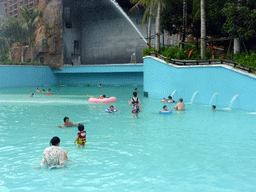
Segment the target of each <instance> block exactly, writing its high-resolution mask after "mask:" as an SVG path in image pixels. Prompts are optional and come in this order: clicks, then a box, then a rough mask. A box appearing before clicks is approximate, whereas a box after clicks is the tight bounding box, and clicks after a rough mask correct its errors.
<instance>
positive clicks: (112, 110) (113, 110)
mask: <svg viewBox="0 0 256 192" xmlns="http://www.w3.org/2000/svg"><path fill="white" fill-rule="evenodd" d="M115 111H118V112H120V111H119V110H118V109H114V106H113V105H111V106H110V107H109V112H110V113H114V112H115Z"/></svg>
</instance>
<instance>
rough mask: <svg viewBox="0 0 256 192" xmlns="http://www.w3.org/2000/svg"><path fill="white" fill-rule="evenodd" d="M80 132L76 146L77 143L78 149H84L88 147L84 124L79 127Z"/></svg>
mask: <svg viewBox="0 0 256 192" xmlns="http://www.w3.org/2000/svg"><path fill="white" fill-rule="evenodd" d="M78 130H79V133H77V137H76V140H75V142H74V144H76V143H77V144H78V148H80V146H82V147H83V148H84V146H85V145H86V131H84V126H83V125H82V124H79V125H78Z"/></svg>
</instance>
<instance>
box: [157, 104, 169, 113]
mask: <svg viewBox="0 0 256 192" xmlns="http://www.w3.org/2000/svg"><path fill="white" fill-rule="evenodd" d="M163 109H164V110H162V111H159V113H161V112H164V111H172V110H168V109H167V106H166V105H164V106H163Z"/></svg>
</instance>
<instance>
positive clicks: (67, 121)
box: [59, 117, 77, 128]
mask: <svg viewBox="0 0 256 192" xmlns="http://www.w3.org/2000/svg"><path fill="white" fill-rule="evenodd" d="M74 126H77V125H76V124H74V123H73V122H71V121H69V118H68V117H64V124H63V125H62V126H59V127H60V128H62V127H74Z"/></svg>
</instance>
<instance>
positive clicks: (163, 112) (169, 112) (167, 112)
mask: <svg viewBox="0 0 256 192" xmlns="http://www.w3.org/2000/svg"><path fill="white" fill-rule="evenodd" d="M159 113H160V114H171V113H172V112H171V111H160V112H159Z"/></svg>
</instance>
